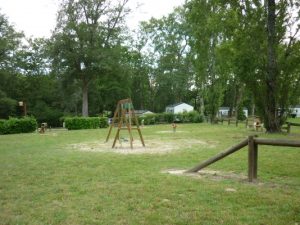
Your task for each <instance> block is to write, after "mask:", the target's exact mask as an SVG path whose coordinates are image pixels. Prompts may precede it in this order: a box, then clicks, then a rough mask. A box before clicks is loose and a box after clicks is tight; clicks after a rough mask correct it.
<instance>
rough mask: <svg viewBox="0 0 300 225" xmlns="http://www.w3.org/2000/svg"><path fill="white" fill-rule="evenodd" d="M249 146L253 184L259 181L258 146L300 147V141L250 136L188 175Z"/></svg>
mask: <svg viewBox="0 0 300 225" xmlns="http://www.w3.org/2000/svg"><path fill="white" fill-rule="evenodd" d="M247 145H248V181H249V182H253V181H254V180H256V179H257V160H258V145H273V146H288V147H300V141H293V140H277V139H264V138H257V136H249V137H248V138H246V139H245V140H243V141H241V142H240V143H238V144H236V145H234V146H232V147H230V148H229V149H227V150H225V151H224V152H221V153H219V154H217V155H216V156H214V157H212V158H210V159H208V160H206V161H204V162H202V163H200V164H198V165H197V166H195V167H193V168H191V169H189V170H187V171H186V173H196V172H198V171H199V170H201V169H203V168H205V167H207V166H209V165H210V164H213V163H215V162H217V161H219V160H220V159H223V158H225V157H226V156H228V155H230V154H232V153H234V152H236V151H238V150H241V149H242V148H243V147H245V146H247Z"/></svg>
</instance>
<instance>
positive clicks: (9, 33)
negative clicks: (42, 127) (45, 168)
mask: <svg viewBox="0 0 300 225" xmlns="http://www.w3.org/2000/svg"><path fill="white" fill-rule="evenodd" d="M128 1H129V0H118V1H110V0H65V1H62V2H61V5H60V7H59V11H58V13H57V22H56V27H55V29H54V31H53V32H52V35H51V37H50V38H37V39H30V38H26V37H25V36H24V34H22V32H19V31H16V30H15V28H14V27H13V26H12V25H11V24H10V23H9V21H8V19H7V17H6V16H5V15H3V14H1V15H0V79H1V83H0V117H1V118H7V117H8V116H19V115H21V114H22V111H21V110H22V109H21V108H20V107H18V105H17V102H18V101H25V102H26V105H27V110H28V114H30V115H34V116H35V117H36V118H38V120H39V121H49V122H50V123H52V124H53V126H55V125H58V123H59V118H60V117H62V116H65V115H82V116H88V115H91V116H94V115H99V114H101V113H104V112H106V111H113V110H114V107H115V104H116V102H117V101H118V100H119V99H122V98H127V97H131V98H132V100H133V104H134V106H135V108H136V109H148V110H151V111H154V112H162V111H164V109H165V106H166V105H169V104H173V103H178V102H187V103H189V104H191V105H193V106H194V107H195V109H196V110H197V111H199V112H200V113H201V114H202V115H206V116H208V117H210V120H211V121H215V120H216V116H217V112H218V109H219V107H220V106H229V107H230V114H234V113H235V112H236V114H237V113H238V112H240V111H241V110H242V108H243V107H247V108H248V109H249V110H250V111H252V112H253V113H255V114H257V115H259V116H261V117H262V118H263V120H264V123H265V126H266V128H267V130H268V131H269V132H277V131H279V130H280V127H281V125H282V124H283V123H284V122H285V119H286V116H287V115H288V109H289V107H290V106H292V105H295V104H299V103H300V63H299V62H300V41H299V26H300V25H299V16H300V15H299V14H300V10H299V9H300V5H299V2H298V1H293V0H282V1H278V2H277V1H275V0H267V1H260V0H257V1H250V0H243V1H239V0H238V1H237V0H229V1H221V0H209V1H207V0H189V1H186V3H185V4H184V5H183V6H182V7H178V8H176V9H174V11H173V12H172V13H170V14H169V15H167V16H164V17H162V18H160V19H155V18H152V19H150V20H149V21H144V22H141V23H140V26H139V28H138V29H137V30H136V31H135V32H134V33H132V32H128V28H127V27H126V24H125V21H126V17H127V15H128V14H130V9H128V7H127V3H128Z"/></svg>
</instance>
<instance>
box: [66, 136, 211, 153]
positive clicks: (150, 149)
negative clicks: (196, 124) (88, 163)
mask: <svg viewBox="0 0 300 225" xmlns="http://www.w3.org/2000/svg"><path fill="white" fill-rule="evenodd" d="M145 144H146V147H143V145H142V143H141V141H140V140H135V141H134V142H133V149H131V148H130V142H129V141H128V140H125V141H121V142H119V141H118V142H117V144H116V147H115V148H111V146H112V141H109V142H107V143H104V141H103V140H99V141H97V142H83V143H77V144H71V145H69V146H68V147H69V148H71V149H73V150H78V151H85V152H114V153H119V154H165V153H169V152H172V151H176V150H180V149H188V148H192V147H193V146H199V145H200V146H205V147H206V148H213V147H214V145H213V144H211V143H208V142H205V141H201V140H196V139H189V140H184V139H165V140H164V139H161V140H146V142H145Z"/></svg>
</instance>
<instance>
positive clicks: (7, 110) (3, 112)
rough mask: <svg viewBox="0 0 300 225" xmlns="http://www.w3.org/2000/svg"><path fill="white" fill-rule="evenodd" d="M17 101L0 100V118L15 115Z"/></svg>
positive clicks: (9, 99)
mask: <svg viewBox="0 0 300 225" xmlns="http://www.w3.org/2000/svg"><path fill="white" fill-rule="evenodd" d="M16 110H17V101H16V100H14V99H11V98H6V97H4V98H0V118H5V119H7V118H9V116H13V115H16Z"/></svg>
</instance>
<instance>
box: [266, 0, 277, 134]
mask: <svg viewBox="0 0 300 225" xmlns="http://www.w3.org/2000/svg"><path fill="white" fill-rule="evenodd" d="M275 10H276V4H275V0H268V5H267V13H268V17H267V29H268V30H267V31H268V65H267V74H266V75H267V76H266V87H267V89H266V92H267V93H266V101H265V113H264V114H265V116H264V117H265V127H266V129H267V132H270V133H274V132H279V131H280V126H279V121H278V118H277V112H276V111H277V109H276V108H277V106H276V82H277V76H278V68H277V54H276V30H275V29H276V27H275V22H276V14H275Z"/></svg>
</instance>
